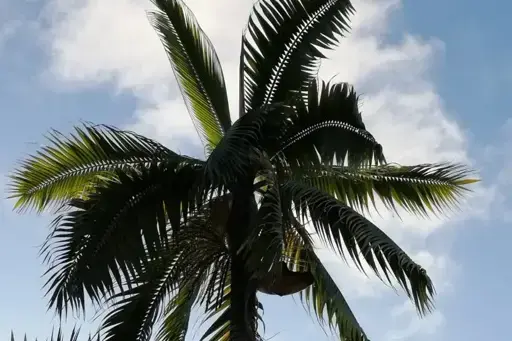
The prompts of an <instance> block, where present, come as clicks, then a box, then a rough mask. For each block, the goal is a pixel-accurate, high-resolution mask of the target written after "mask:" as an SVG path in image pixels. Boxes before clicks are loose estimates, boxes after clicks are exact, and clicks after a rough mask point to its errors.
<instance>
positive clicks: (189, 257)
mask: <svg viewBox="0 0 512 341" xmlns="http://www.w3.org/2000/svg"><path fill="white" fill-rule="evenodd" d="M169 249H170V251H169V252H168V253H167V254H166V253H163V252H161V253H160V254H161V256H160V258H159V259H156V260H153V261H150V262H149V264H148V265H147V266H146V267H145V269H144V270H143V272H142V273H141V274H139V276H138V277H137V278H134V279H131V280H130V284H131V285H132V286H133V287H132V288H130V289H128V290H124V291H122V292H120V293H118V294H116V295H114V296H113V297H112V299H111V300H112V301H113V302H114V304H113V308H114V309H113V310H112V311H111V312H110V313H109V314H108V315H107V317H106V319H105V320H104V323H103V325H102V328H103V329H104V330H106V332H105V341H108V340H140V341H145V340H149V339H150V337H151V333H152V327H153V325H154V324H155V322H156V321H157V319H159V318H160V317H161V315H162V313H163V311H164V309H163V308H164V305H163V303H164V301H165V299H166V298H168V297H169V296H171V295H172V296H173V298H171V301H170V303H169V305H168V307H167V308H171V306H173V307H174V309H173V310H172V312H171V313H170V316H176V313H178V312H182V313H185V314H184V315H182V316H179V319H178V320H174V321H171V323H170V324H169V323H168V324H167V325H166V327H167V329H164V333H165V334H166V335H175V336H177V337H184V336H185V334H186V328H185V329H184V327H187V325H186V324H185V322H188V317H187V315H186V313H187V311H188V314H190V308H191V306H192V305H193V303H194V302H193V301H192V302H190V301H189V298H190V297H189V296H186V297H185V300H184V297H183V291H182V289H184V288H187V287H189V288H190V290H193V291H197V290H198V288H199V287H198V286H201V285H203V284H204V285H205V292H208V291H209V290H210V288H213V289H215V284H216V282H217V281H216V278H217V277H219V276H218V274H217V273H218V272H220V273H225V272H227V271H228V269H229V265H228V264H229V262H228V263H226V261H225V260H226V259H227V258H228V257H227V249H226V247H225V245H224V243H223V241H222V239H219V238H218V235H217V233H216V231H214V230H212V229H210V228H209V227H208V226H207V220H206V219H205V217H203V218H198V219H195V218H194V219H191V220H190V221H189V222H188V223H187V224H186V226H185V227H184V229H183V230H182V231H180V238H179V239H176V241H175V242H173V243H171V245H170V247H169ZM216 264H224V266H223V267H222V266H220V267H219V266H216ZM173 292H174V295H173ZM180 293H181V296H180ZM220 295H222V291H221V293H220ZM117 299H119V300H117ZM180 300H181V301H180ZM167 317H169V316H167ZM165 321H167V322H169V319H168V318H167V319H166V320H165ZM161 335H162V334H161ZM171 340H179V339H176V338H172V339H171Z"/></svg>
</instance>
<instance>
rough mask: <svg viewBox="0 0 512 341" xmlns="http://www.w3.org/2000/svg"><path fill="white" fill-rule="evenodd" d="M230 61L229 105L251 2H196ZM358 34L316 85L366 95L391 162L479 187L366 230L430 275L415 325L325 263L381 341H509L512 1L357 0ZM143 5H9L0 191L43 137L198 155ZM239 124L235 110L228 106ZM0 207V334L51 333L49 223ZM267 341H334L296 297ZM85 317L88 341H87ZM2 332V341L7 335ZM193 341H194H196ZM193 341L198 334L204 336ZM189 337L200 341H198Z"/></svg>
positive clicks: (271, 312) (371, 123) (371, 121)
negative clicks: (116, 136)
mask: <svg viewBox="0 0 512 341" xmlns="http://www.w3.org/2000/svg"><path fill="white" fill-rule="evenodd" d="M187 4H188V5H189V6H190V7H191V9H192V10H193V11H194V13H195V14H196V17H197V18H198V20H199V22H200V23H201V25H202V27H203V28H204V29H205V31H206V32H207V34H208V35H209V36H210V38H211V40H212V42H213V44H214V45H215V47H216V49H217V53H218V54H219V57H220V59H221V62H222V63H223V69H224V74H225V77H226V82H227V85H228V92H229V98H230V100H231V106H232V107H233V108H236V102H235V100H236V93H237V64H238V53H239V44H240V34H241V32H242V29H243V27H244V23H245V20H246V19H247V16H248V14H249V11H250V7H251V4H252V1H250V0H237V1H232V0H216V1H208V0H188V1H187ZM354 5H355V7H356V10H357V13H356V15H355V16H354V17H353V18H352V31H351V33H350V35H349V36H348V37H346V38H344V39H343V40H342V42H341V44H340V46H339V48H338V49H336V50H335V51H332V52H331V53H329V54H328V57H329V59H328V60H326V61H324V62H323V63H322V68H321V72H320V75H321V77H323V78H324V79H330V78H331V77H333V76H334V77H335V78H334V79H335V80H339V81H347V82H350V83H353V84H354V85H355V86H356V90H357V91H358V92H359V93H360V94H361V95H362V96H361V98H362V106H361V110H362V113H363V119H364V120H365V122H366V125H367V127H368V129H369V130H370V131H371V132H372V133H373V135H374V136H375V137H376V139H377V140H378V141H379V142H380V143H381V144H382V145H383V147H384V151H385V153H386V156H387V158H388V160H392V161H395V162H398V163H401V164H418V163H425V162H437V161H457V162H464V163H467V164H469V165H471V166H472V167H473V168H474V169H475V170H477V171H478V174H479V176H480V177H481V178H482V179H483V181H482V182H480V183H479V184H478V185H477V186H474V188H473V189H474V191H473V193H472V195H471V197H469V198H468V200H467V201H465V202H464V204H463V206H462V210H461V212H458V213H454V214H453V215H451V216H449V217H447V218H442V219H433V220H425V219H419V218H415V217H410V216H408V215H402V217H401V219H399V218H398V217H396V216H394V215H392V214H388V213H386V212H381V216H378V215H373V216H372V217H371V219H372V220H373V221H374V222H376V223H377V224H378V225H379V226H380V227H381V228H382V229H383V230H385V231H386V232H387V233H388V234H389V235H391V236H392V237H393V238H395V239H396V240H397V242H398V243H399V244H400V245H401V246H402V247H403V248H404V249H405V250H406V251H407V252H409V254H410V255H411V256H412V257H413V259H415V260H416V261H417V262H419V263H420V264H421V265H423V266H424V267H425V268H426V269H427V271H428V272H429V274H430V275H431V276H432V278H433V280H434V283H435V285H436V289H437V293H438V294H437V296H436V307H437V309H436V310H435V311H434V312H433V313H432V314H430V315H428V316H427V317H425V318H423V319H420V318H419V317H418V316H417V314H416V313H415V311H414V309H413V306H412V304H411V303H410V302H409V301H408V300H407V298H406V297H405V295H404V294H402V293H401V292H399V291H397V292H395V291H393V290H392V289H391V288H389V287H387V286H385V285H384V284H383V283H381V282H380V281H379V280H378V279H376V278H375V277H372V276H369V277H366V276H364V275H362V274H360V273H358V272H357V271H356V270H355V269H354V268H353V267H348V266H347V265H345V264H344V263H343V261H342V260H341V259H339V258H338V257H337V256H335V255H333V254H330V253H323V259H324V260H325V262H326V263H327V264H328V268H329V270H330V271H331V273H332V275H333V277H335V279H336V280H337V282H338V283H339V285H340V288H341V289H342V291H343V292H344V293H345V294H346V296H347V298H348V300H349V303H350V304H351V306H352V307H353V310H354V312H355V313H356V315H357V317H358V318H359V320H360V322H361V324H362V325H363V326H364V327H365V329H366V331H367V333H368V334H369V336H370V338H371V339H372V340H377V341H433V340H452V341H459V340H464V341H477V340H478V341H480V340H483V339H489V340H507V339H509V335H510V334H509V321H510V309H509V307H510V306H511V305H512V295H511V294H510V291H509V290H507V289H508V288H509V286H510V282H511V280H512V275H511V272H510V271H509V267H510V265H509V262H508V261H507V260H506V259H507V256H506V255H507V254H508V248H509V245H510V242H509V241H510V240H512V231H511V230H510V228H509V225H510V223H511V222H512V211H511V210H510V207H511V204H512V200H511V199H510V198H509V192H510V190H511V189H512V180H511V179H512V178H511V175H512V161H511V158H510V157H511V156H512V115H511V114H510V112H509V109H510V108H511V107H512V106H511V104H512V103H511V102H512V97H511V96H510V90H511V89H512V64H511V62H510V61H511V60H512V45H510V44H507V43H506V41H509V40H510V39H509V38H510V37H509V34H507V32H508V31H509V30H507V29H506V27H508V25H507V22H508V18H509V15H508V14H509V13H510V12H511V11H512V4H511V3H507V2H504V1H502V2H499V1H498V0H489V1H487V2H485V4H484V3H483V2H481V1H475V0H451V1H441V0H431V1H412V0H409V1H406V0H403V1H401V0H374V1H370V0H358V1H354ZM147 9H151V4H150V3H149V1H147V0H109V1H108V2H107V1H100V0H46V1H42V0H30V1H29V0H3V1H2V2H0V115H1V124H0V175H1V178H0V179H1V180H0V190H2V192H3V193H5V187H6V184H7V181H8V180H7V178H6V176H7V175H8V174H9V173H10V172H12V171H13V169H14V168H15V167H16V164H17V162H18V161H19V160H20V159H22V158H24V157H26V156H27V155H29V154H31V153H34V152H35V151H36V150H37V149H38V148H39V147H40V146H41V145H42V144H44V143H45V140H44V134H45V133H47V132H48V131H49V129H50V128H55V129H57V130H59V131H61V132H64V133H66V132H70V131H71V129H72V127H73V125H77V124H80V123H81V122H83V121H91V122H94V123H106V124H112V125H115V126H118V127H121V128H126V129H130V130H134V131H136V132H139V133H142V134H145V135H147V136H149V137H152V138H155V139H158V140H159V141H160V142H162V143H165V144H166V145H168V146H169V147H172V148H174V149H175V150H178V151H180V152H183V153H193V154H200V153H201V150H202V149H201V147H200V144H199V139H198V138H197V134H196V133H195V131H194V129H193V126H192V124H191V121H190V118H189V116H188V114H187V112H186V109H185V106H184V105H183V103H182V100H181V98H180V94H179V92H178V90H177V87H176V84H175V81H174V78H173V75H172V70H171V68H170V66H169V63H168V61H167V57H166V55H165V53H164V50H163V48H162V46H161V44H160V42H159V40H158V38H157V35H156V34H155V33H154V32H153V30H152V28H151V27H150V25H149V24H148V21H147V19H146V15H145V10H147ZM233 112H235V110H233ZM5 197H6V194H5V195H3V196H2V201H0V269H1V273H2V277H3V278H2V280H1V281H0V302H2V305H1V307H0V338H1V337H5V338H7V337H8V335H9V333H10V331H11V330H14V331H15V332H16V333H17V334H22V333H24V332H26V333H27V334H28V336H30V337H35V336H39V337H45V336H47V335H49V331H50V330H51V326H52V325H56V324H57V322H58V321H57V320H56V318H54V315H53V314H52V312H47V311H46V302H47V301H46V299H45V298H44V292H43V291H42V289H41V288H42V286H43V283H44V281H43V279H42V278H41V275H42V273H43V271H44V270H45V267H44V266H43V265H42V259H41V258H40V257H38V246H39V245H40V244H41V243H42V242H43V240H44V238H45V237H46V234H47V233H48V228H47V226H48V222H49V219H50V218H51V217H50V216H49V215H41V216H36V215H24V216H21V215H19V214H17V213H16V212H13V211H12V204H13V203H12V201H10V200H8V199H3V198H5ZM263 303H264V305H265V313H264V319H265V322H266V333H265V336H266V337H267V338H272V340H276V341H282V340H297V341H303V340H304V341H305V340H311V339H313V340H320V341H323V340H334V338H333V337H332V336H329V334H325V333H324V331H323V330H322V329H321V328H320V327H318V325H317V324H316V322H315V320H314V318H310V317H309V315H308V314H307V312H306V311H305V310H304V309H303V308H302V306H301V305H300V302H299V301H298V299H297V298H295V299H294V298H270V297H264V298H263ZM92 317H93V316H92V315H89V316H88V318H87V319H86V321H85V322H84V324H83V327H82V329H83V330H84V331H86V332H87V331H89V330H91V331H94V326H95V325H97V321H92V320H91V319H92ZM1 335H5V336H1ZM191 336H194V335H191ZM195 336H196V337H197V336H199V335H198V334H197V335H195ZM190 340H193V338H190Z"/></svg>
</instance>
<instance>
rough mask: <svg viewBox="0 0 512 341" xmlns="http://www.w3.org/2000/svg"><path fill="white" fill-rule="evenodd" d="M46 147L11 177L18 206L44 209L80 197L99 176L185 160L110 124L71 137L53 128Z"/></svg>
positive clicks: (26, 161) (94, 127)
mask: <svg viewBox="0 0 512 341" xmlns="http://www.w3.org/2000/svg"><path fill="white" fill-rule="evenodd" d="M49 141H50V145H49V146H46V147H43V148H42V150H41V151H38V152H37V154H36V155H32V156H31V157H29V158H28V159H27V160H25V161H23V162H22V163H21V167H20V168H19V170H17V171H16V172H14V174H13V175H11V180H12V183H11V185H10V192H11V197H13V198H16V199H17V202H16V204H15V207H16V208H19V209H23V208H29V207H31V206H32V207H35V208H36V209H37V210H38V211H42V210H44V209H45V208H46V207H47V206H48V205H50V204H57V205H60V204H62V203H64V202H65V201H66V200H69V199H71V198H75V197H77V196H81V195H82V193H84V192H87V188H88V187H89V186H91V185H94V184H95V183H96V182H97V181H98V180H99V179H100V176H103V177H105V176H107V177H108V176H112V175H113V173H114V172H115V171H116V170H124V169H129V168H134V167H139V166H144V165H148V164H150V163H154V162H157V161H164V160H168V159H185V158H184V157H182V156H180V155H178V154H176V153H174V152H172V151H171V150H169V149H167V148H166V147H164V146H163V145H161V144H159V143H158V142H155V141H152V140H150V139H148V138H145V137H143V136H140V135H137V134H135V133H132V132H128V131H121V130H118V129H116V128H113V127H108V126H92V125H85V126H84V127H83V128H80V127H76V128H75V134H74V135H71V136H70V137H69V138H68V137H64V136H63V135H62V134H60V133H58V132H57V131H54V132H53V133H52V134H51V135H50V137H49Z"/></svg>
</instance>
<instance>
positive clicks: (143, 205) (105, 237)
mask: <svg viewBox="0 0 512 341" xmlns="http://www.w3.org/2000/svg"><path fill="white" fill-rule="evenodd" d="M196 172H197V171H196V168H195V165H194V164H183V163H174V164H160V165H153V166H150V167H149V168H147V169H145V168H143V169H142V170H140V171H135V170H132V171H125V172H120V171H119V172H118V175H117V177H116V178H114V179H110V180H108V181H105V182H102V183H101V184H99V185H97V186H96V187H95V188H94V191H93V192H91V194H90V196H89V198H87V199H74V200H72V201H71V202H70V203H69V204H68V208H70V211H68V212H65V213H63V214H62V215H60V216H59V217H58V218H57V219H56V220H55V224H54V225H55V227H54V231H53V232H52V233H51V234H50V236H49V237H48V240H47V242H46V243H45V245H44V246H43V249H42V253H43V254H46V259H47V260H48V261H49V264H50V268H49V270H48V272H47V274H48V275H49V277H48V281H47V288H48V294H49V295H50V306H51V307H55V308H56V309H57V311H58V312H59V314H60V313H62V312H63V311H67V309H68V307H71V308H72V309H77V308H83V306H84V294H85V293H86V294H87V295H88V296H89V297H90V298H91V299H92V300H93V302H96V303H100V302H101V300H102V297H103V296H105V295H107V294H108V295H112V294H114V293H115V290H116V287H119V286H122V284H123V279H127V278H131V277H133V276H135V274H136V273H138V272H139V271H140V270H141V268H140V267H141V266H142V264H143V263H144V262H145V260H146V259H147V258H148V257H149V258H153V257H157V256H158V255H159V252H160V251H161V250H162V248H163V247H164V246H166V245H167V244H168V241H167V238H168V228H167V226H168V223H169V222H170V224H171V227H173V230H177V229H178V228H179V227H178V226H176V224H180V221H181V217H183V216H184V215H185V216H186V215H187V213H186V211H185V210H186V209H187V210H188V211H192V210H193V209H194V201H193V200H192V201H191V199H190V196H189V189H190V188H192V186H193V183H194V181H195V179H194V175H195V173H196Z"/></svg>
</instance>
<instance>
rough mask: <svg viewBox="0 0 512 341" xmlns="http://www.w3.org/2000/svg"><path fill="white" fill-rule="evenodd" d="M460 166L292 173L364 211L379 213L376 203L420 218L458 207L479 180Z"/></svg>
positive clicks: (328, 168)
mask: <svg viewBox="0 0 512 341" xmlns="http://www.w3.org/2000/svg"><path fill="white" fill-rule="evenodd" d="M471 173H472V171H471V170H470V169H468V168H467V167H466V166H464V165H461V164H455V163H453V164H452V163H436V164H420V165H414V166H399V165H395V164H386V165H382V166H375V167H371V168H352V167H343V166H319V167H314V168H301V169H298V170H295V171H294V172H289V173H288V174H289V175H290V177H291V178H293V179H295V180H298V181H302V182H304V183H307V184H309V185H311V186H313V187H316V188H318V189H321V190H323V191H324V192H326V193H329V194H330V195H332V196H334V197H335V198H338V199H339V200H341V201H343V202H345V203H346V204H348V205H349V206H351V207H353V208H355V209H359V210H362V211H368V209H369V208H370V207H373V208H375V209H377V207H376V199H380V201H381V202H383V203H384V205H385V207H386V208H387V209H389V210H392V211H395V212H397V213H398V211H397V209H398V207H401V208H403V209H404V210H406V211H407V212H409V213H412V214H416V215H419V216H428V215H430V214H442V213H445V212H447V211H450V210H453V209H454V208H457V207H458V204H459V200H460V199H461V198H462V197H463V196H464V194H465V193H466V192H467V191H469V190H468V188H467V187H466V186H467V185H468V184H470V183H474V182H476V181H478V180H476V179H473V178H469V175H470V174H471Z"/></svg>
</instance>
